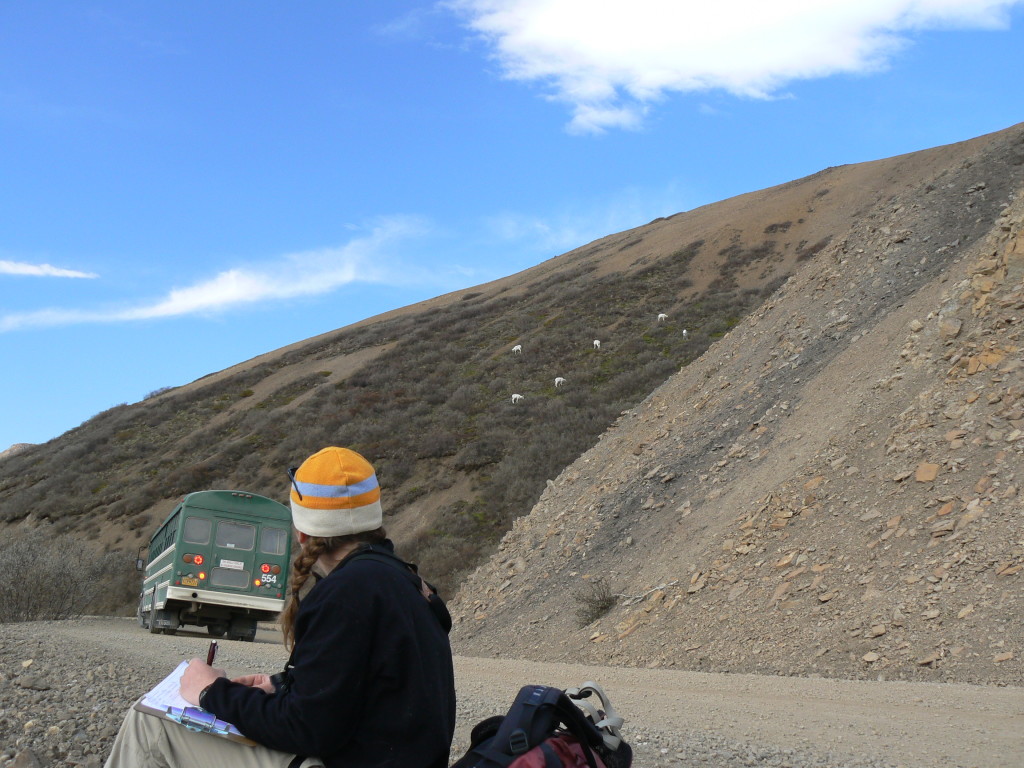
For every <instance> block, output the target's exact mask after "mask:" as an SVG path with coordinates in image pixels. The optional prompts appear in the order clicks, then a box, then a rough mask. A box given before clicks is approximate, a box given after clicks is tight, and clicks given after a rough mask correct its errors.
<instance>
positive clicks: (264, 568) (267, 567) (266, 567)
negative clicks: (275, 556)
mask: <svg viewBox="0 0 1024 768" xmlns="http://www.w3.org/2000/svg"><path fill="white" fill-rule="evenodd" d="M260 570H261V571H263V572H264V573H270V563H264V564H263V565H261V566H260Z"/></svg>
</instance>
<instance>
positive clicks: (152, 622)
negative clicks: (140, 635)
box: [149, 611, 160, 635]
mask: <svg viewBox="0 0 1024 768" xmlns="http://www.w3.org/2000/svg"><path fill="white" fill-rule="evenodd" d="M149 634H151V635H159V634H160V630H159V629H157V626H156V611H150V612H149Z"/></svg>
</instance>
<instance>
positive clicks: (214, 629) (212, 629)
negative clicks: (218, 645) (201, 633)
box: [206, 624, 228, 637]
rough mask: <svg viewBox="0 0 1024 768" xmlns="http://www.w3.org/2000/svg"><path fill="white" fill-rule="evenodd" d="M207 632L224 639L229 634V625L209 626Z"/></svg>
mask: <svg viewBox="0 0 1024 768" xmlns="http://www.w3.org/2000/svg"><path fill="white" fill-rule="evenodd" d="M206 631H207V632H209V633H210V634H211V635H213V636H214V637H224V635H225V634H227V631H228V627H227V624H207V625H206Z"/></svg>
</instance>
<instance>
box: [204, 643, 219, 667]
mask: <svg viewBox="0 0 1024 768" xmlns="http://www.w3.org/2000/svg"><path fill="white" fill-rule="evenodd" d="M216 657H217V641H216V640H211V641H210V650H209V651H207V652H206V666H208V667H212V666H213V660H214V659H215V658H216Z"/></svg>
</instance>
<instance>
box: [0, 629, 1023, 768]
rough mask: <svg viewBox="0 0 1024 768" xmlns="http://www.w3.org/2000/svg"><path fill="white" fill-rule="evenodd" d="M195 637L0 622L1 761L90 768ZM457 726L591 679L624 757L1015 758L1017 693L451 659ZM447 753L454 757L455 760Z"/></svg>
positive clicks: (229, 648)
mask: <svg viewBox="0 0 1024 768" xmlns="http://www.w3.org/2000/svg"><path fill="white" fill-rule="evenodd" d="M207 640H208V638H207V636H206V635H204V634H199V633H187V632H180V633H179V634H177V635H175V636H164V635H151V634H149V633H148V632H146V631H145V630H143V629H141V628H139V626H138V625H137V624H136V623H135V621H134V620H128V619H109V618H103V619H99V618H88V619H81V620H77V621H62V622H34V623H27V624H7V625H0V766H2V767H3V768H14V767H15V766H16V767H17V768H32V767H33V766H74V765H82V766H89V768H95V767H97V766H100V765H102V762H103V760H104V759H105V757H106V753H107V750H108V749H109V746H110V743H111V742H112V740H113V737H114V734H115V733H116V732H117V728H118V725H119V724H120V720H121V717H122V716H123V713H124V711H125V709H126V708H127V707H128V705H129V704H130V703H131V702H132V701H134V700H135V699H136V698H138V696H139V695H141V694H142V693H143V692H144V691H145V690H146V689H148V688H149V687H150V686H152V685H153V684H155V683H156V682H158V681H159V680H160V679H161V678H162V677H163V676H164V675H166V674H167V672H169V671H170V670H171V669H172V668H173V667H174V666H175V665H176V664H177V663H178V662H179V661H180V660H182V659H187V658H191V657H193V656H203V655H204V654H205V652H206V648H207ZM285 656H286V654H285V653H284V648H283V647H282V646H281V644H280V641H279V638H278V635H277V634H276V632H275V631H273V629H272V628H270V627H268V628H265V629H261V631H260V633H259V635H258V636H257V639H256V642H254V643H242V642H233V641H221V652H220V655H219V656H218V659H217V662H218V666H223V667H225V668H226V669H227V670H228V672H229V673H231V674H233V673H237V672H242V671H244V670H253V671H266V672H274V671H277V670H278V669H279V667H280V665H281V664H282V663H283V661H284V659H285ZM456 679H457V685H458V693H459V710H458V716H459V727H458V732H457V734H456V745H455V749H454V750H453V755H458V754H461V753H462V751H463V750H464V749H465V748H466V744H467V741H466V739H467V736H468V732H469V729H470V728H471V727H472V725H473V724H475V723H476V722H477V721H479V720H481V719H483V718H484V717H487V716H489V715H492V714H501V713H502V712H504V710H505V709H507V707H508V705H509V704H510V703H511V701H512V699H513V698H514V696H515V693H516V692H517V691H518V689H519V687H520V686H521V685H525V684H545V685H555V686H558V687H562V688H564V687H569V686H574V685H579V684H580V683H583V682H584V681H587V680H594V681H595V682H597V683H599V684H600V685H601V686H602V687H603V688H604V689H605V690H606V691H607V692H608V694H609V696H610V697H611V699H612V702H613V703H614V705H615V706H616V708H617V709H618V710H619V713H620V714H621V715H623V716H624V717H625V718H626V725H625V727H624V729H623V734H624V736H625V737H626V739H627V740H628V741H629V742H630V743H631V744H632V745H633V747H634V750H635V753H636V759H635V760H634V765H635V766H636V768H663V767H664V768H669V767H672V768H676V767H678V766H708V767H709V768H710V766H714V767H715V768H740V767H741V766H770V767H772V768H783V767H784V766H788V767H790V768H798V767H800V766H809V767H817V766H831V767H834V768H838V767H839V766H844V767H846V768H882V767H883V766H905V767H906V768H912V767H916V766H921V767H922V768H938V767H939V766H942V767H943V768H948V767H951V766H962V767H964V768H966V767H968V766H978V767H979V768H999V767H1000V766H1007V767H1010V766H1012V767H1013V768H1019V766H1021V765H1024V689H1021V688H1012V687H1005V688H1004V687H981V686H970V685H950V684H931V683H899V682H865V681H843V680H826V679H820V678H817V679H815V678H784V677H758V676H752V675H723V674H707V673H692V672H679V671H667V670H656V669H628V668H621V667H595V666H576V665H563V664H546V663H534V662H524V661H517V660H511V659H482V658H466V657H457V658H456ZM453 759H454V758H453Z"/></svg>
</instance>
